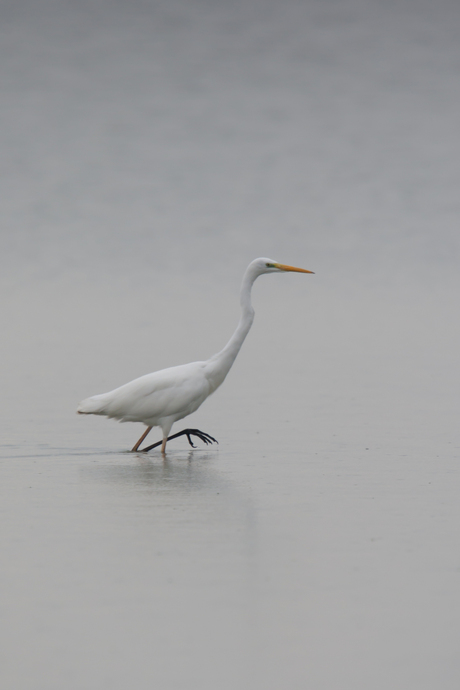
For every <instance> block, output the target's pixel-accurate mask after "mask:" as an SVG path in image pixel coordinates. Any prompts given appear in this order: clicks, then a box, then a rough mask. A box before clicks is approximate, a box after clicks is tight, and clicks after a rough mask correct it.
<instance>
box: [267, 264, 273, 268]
mask: <svg viewBox="0 0 460 690" xmlns="http://www.w3.org/2000/svg"><path fill="white" fill-rule="evenodd" d="M265 265H266V267H267V268H275V264H265Z"/></svg>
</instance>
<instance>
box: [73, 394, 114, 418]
mask: <svg viewBox="0 0 460 690" xmlns="http://www.w3.org/2000/svg"><path fill="white" fill-rule="evenodd" d="M106 405H107V397H106V396H105V395H93V396H92V397H91V398H86V399H85V400H82V401H81V403H80V404H79V406H78V408H77V412H78V414H105V409H106Z"/></svg>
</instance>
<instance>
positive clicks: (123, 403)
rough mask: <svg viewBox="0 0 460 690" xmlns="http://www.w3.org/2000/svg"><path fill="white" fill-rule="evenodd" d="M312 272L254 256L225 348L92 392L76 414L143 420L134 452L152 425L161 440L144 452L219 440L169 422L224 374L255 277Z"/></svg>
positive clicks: (246, 322) (239, 340) (248, 310)
mask: <svg viewBox="0 0 460 690" xmlns="http://www.w3.org/2000/svg"><path fill="white" fill-rule="evenodd" d="M286 271H296V272H297V273H313V271H307V270H306V269H304V268H295V267H294V266H286V265H285V264H279V263H277V262H276V261H273V260H272V259H266V258H260V259H255V260H254V261H252V262H251V263H250V264H249V266H248V268H247V269H246V273H245V274H244V278H243V284H242V286H241V297H240V302H241V318H240V320H239V323H238V326H237V328H236V331H235V332H234V334H233V335H232V337H231V338H230V340H229V341H228V343H227V345H226V346H225V347H224V349H223V350H221V351H220V352H218V353H217V354H216V355H214V356H213V357H211V358H210V359H208V360H206V361H204V362H191V363H190V364H182V365H181V366H177V367H171V368H169V369H162V370H161V371H155V372H154V373H152V374H146V375H145V376H141V377H140V378H138V379H134V381H130V382H129V383H125V385H124V386H120V387H119V388H115V390H113V391H110V392H109V393H102V394H101V395H93V396H92V397H91V398H86V400H83V401H82V402H81V403H80V405H79V407H78V410H77V412H78V413H79V414H98V415H104V416H106V417H111V418H114V419H118V420H120V421H121V422H142V423H143V424H145V425H146V426H147V429H146V431H145V432H144V433H143V434H142V436H141V437H140V439H139V440H138V441H137V443H136V444H135V446H134V447H133V448H132V451H137V450H138V448H139V446H140V445H141V443H142V441H143V440H144V439H145V437H146V436H147V434H148V433H149V432H150V430H151V429H152V428H153V427H154V426H159V427H161V430H162V432H163V440H162V441H159V442H158V443H154V444H153V445H151V446H149V447H148V448H144V449H143V451H145V452H147V451H149V450H151V449H152V448H155V447H156V446H159V445H161V452H162V453H164V452H165V448H166V442H167V441H170V440H171V439H172V438H177V437H178V436H183V435H185V436H187V439H188V442H189V443H190V445H191V446H192V447H195V446H194V445H193V443H192V440H191V436H197V437H198V438H199V439H201V440H202V441H204V443H206V444H208V443H213V442H214V443H217V441H216V439H215V438H213V437H212V436H210V435H209V434H205V433H204V432H203V431H200V430H199V429H184V430H183V431H180V432H179V433H178V434H174V435H173V436H169V437H168V434H169V432H170V431H171V427H172V425H173V424H174V423H175V422H177V421H179V419H183V418H184V417H187V416H188V415H189V414H192V412H195V411H196V410H197V409H198V408H199V407H200V405H201V404H202V403H203V402H204V401H205V400H206V398H207V397H209V396H210V395H211V393H214V391H215V390H217V388H219V386H220V385H221V384H222V382H223V381H224V379H225V377H226V376H227V374H228V372H229V371H230V368H231V366H232V364H233V362H234V361H235V359H236V356H237V354H238V352H239V351H240V348H241V346H242V344H243V342H244V339H245V338H246V336H247V334H248V332H249V329H250V328H251V326H252V322H253V320H254V309H253V308H252V304H251V289H252V285H253V283H254V281H255V280H256V278H258V277H259V276H260V275H262V274H263V273H284V272H286Z"/></svg>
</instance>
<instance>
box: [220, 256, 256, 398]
mask: <svg viewBox="0 0 460 690" xmlns="http://www.w3.org/2000/svg"><path fill="white" fill-rule="evenodd" d="M257 275H258V274H257V273H254V271H252V270H251V266H250V267H249V268H248V270H247V271H246V273H245V274H244V278H243V283H242V285H241V293H240V304H241V317H240V320H239V322H238V326H237V327H236V331H235V332H234V334H233V335H232V337H231V338H230V340H229V341H228V343H227V344H226V346H225V347H224V349H223V350H221V351H220V352H218V353H217V354H215V355H214V356H213V357H211V359H210V360H209V362H208V364H209V366H210V375H211V377H212V379H213V387H214V383H215V388H217V387H218V386H220V384H221V383H222V381H223V380H224V379H225V377H226V376H227V374H228V372H229V371H230V368H231V366H232V364H233V362H234V361H235V359H236V356H237V354H238V352H239V351H240V349H241V346H242V344H243V343H244V340H245V338H246V336H247V334H248V333H249V329H250V328H251V326H252V322H253V321H254V309H253V308H252V304H251V289H252V286H253V283H254V281H255V279H256V278H257ZM215 388H214V389H215Z"/></svg>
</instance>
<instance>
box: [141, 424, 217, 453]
mask: <svg viewBox="0 0 460 690" xmlns="http://www.w3.org/2000/svg"><path fill="white" fill-rule="evenodd" d="M179 436H187V439H188V442H189V443H190V445H191V446H192V448H196V446H195V445H194V443H193V442H192V439H191V437H192V436H197V437H198V438H199V439H200V441H203V443H206V445H208V443H218V441H216V439H215V438H213V437H212V436H210V435H209V434H205V432H204V431H200V430H199V429H184V430H183V431H179V433H178V434H173V435H172V436H168V438H167V439H166V440H167V441H171V440H172V439H173V438H178V437H179ZM162 443H163V441H158V443H152V445H151V446H148V447H147V448H143V449H142V450H141V451H140V452H141V453H148V452H149V450H152V448H157V447H158V446H161V444H162Z"/></svg>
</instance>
